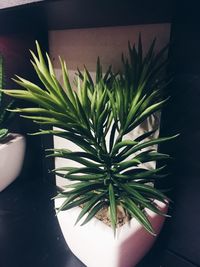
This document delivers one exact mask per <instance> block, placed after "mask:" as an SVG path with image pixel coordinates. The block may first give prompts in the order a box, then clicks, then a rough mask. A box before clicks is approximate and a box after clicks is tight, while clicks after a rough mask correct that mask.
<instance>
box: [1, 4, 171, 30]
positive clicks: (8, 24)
mask: <svg viewBox="0 0 200 267" xmlns="http://www.w3.org/2000/svg"><path fill="white" fill-rule="evenodd" d="M173 5H174V2H173V1H172V0H165V1H159V0H152V1H148V0H140V1H133V0H124V1H119V0H110V1H106V0H101V1H97V0H96V1H94V0H84V1H82V0H57V1H41V2H36V3H32V4H27V5H22V6H17V7H10V8H7V9H0V33H8V32H10V33H11V32H15V33H16V32H27V31H31V30H33V29H37V30H38V31H40V29H41V27H43V28H46V29H47V30H61V29H69V28H88V27H104V26H118V25H133V24H147V23H149V24H150V23H165V22H170V21H171V19H172V15H173Z"/></svg>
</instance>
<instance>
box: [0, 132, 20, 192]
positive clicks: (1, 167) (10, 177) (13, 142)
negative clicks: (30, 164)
mask: <svg viewBox="0 0 200 267" xmlns="http://www.w3.org/2000/svg"><path fill="white" fill-rule="evenodd" d="M24 154H25V138H24V137H23V136H22V135H19V134H10V138H9V139H8V142H6V143H2V144H1V143H0V191H2V190H4V189H5V188H6V187H7V186H8V185H9V184H11V183H12V182H13V181H14V180H15V179H16V178H17V176H18V175H19V173H20V171H21V168H22V164H23V160H24Z"/></svg>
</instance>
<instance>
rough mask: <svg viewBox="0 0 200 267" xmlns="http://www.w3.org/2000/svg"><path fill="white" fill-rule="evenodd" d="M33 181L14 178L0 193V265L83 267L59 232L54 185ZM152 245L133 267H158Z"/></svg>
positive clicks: (10, 266)
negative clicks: (146, 254) (147, 252)
mask: <svg viewBox="0 0 200 267" xmlns="http://www.w3.org/2000/svg"><path fill="white" fill-rule="evenodd" d="M36 180H37V181H38V182H35V181H31V180H29V179H27V180H20V179H17V180H16V181H15V182H14V183H13V184H11V185H10V186H9V187H8V188H6V189H5V190H4V191H3V192H1V193H0V255H1V257H0V266H1V267H13V266H16V267H84V266H85V265H84V264H82V263H81V262H80V261H79V260H78V259H77V258H76V257H75V256H74V255H73V254H72V253H71V251H70V250H69V248H68V246H67V244H66V242H65V240H64V237H63V235H62V232H61V230H60V227H59V223H58V220H57V217H56V216H55V210H54V203H53V201H52V200H51V198H52V197H53V196H55V194H56V189H55V186H54V185H52V184H50V183H44V182H43V181H42V179H36ZM77 242H79V241H78V240H77ZM156 246H158V243H157V245H156ZM156 246H155V247H154V249H153V250H152V251H151V253H150V254H149V255H148V256H147V257H146V258H145V259H144V260H143V261H142V262H141V263H140V264H139V265H138V266H137V267H159V266H160V265H159V263H160V261H161V258H159V254H158V253H157V249H156ZM97 260H98V259H97ZM122 267H123V266H122ZM167 267H169V266H167Z"/></svg>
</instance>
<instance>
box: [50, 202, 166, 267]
mask: <svg viewBox="0 0 200 267" xmlns="http://www.w3.org/2000/svg"><path fill="white" fill-rule="evenodd" d="M61 203H62V200H61V199H56V200H55V206H56V207H58V206H60V204H61ZM157 204H158V205H159V207H160V209H161V210H162V211H163V212H167V205H165V204H163V203H161V202H157ZM80 210H81V209H80V208H79V207H77V208H73V209H71V210H67V211H61V212H60V213H59V214H58V221H59V224H60V227H61V230H62V233H63V235H64V237H65V240H66V242H67V244H68V246H69V248H70V249H71V251H72V252H73V253H74V254H75V255H76V256H77V257H78V258H79V259H80V260H81V261H82V262H83V263H84V264H85V265H86V266H87V267H133V266H135V265H136V264H137V263H138V262H139V261H140V260H141V259H142V258H143V257H144V255H145V254H146V253H147V252H148V251H149V249H150V248H151V246H152V245H153V243H154V242H155V240H156V237H155V236H152V235H150V234H149V233H148V232H146V231H145V230H144V228H143V227H142V226H141V225H140V224H139V223H138V222H137V221H136V220H135V219H134V218H133V219H132V220H131V221H130V223H129V224H128V223H126V224H125V225H123V226H122V227H120V228H119V229H118V230H117V235H116V237H115V238H114V235H113V230H112V229H111V228H110V227H109V226H107V225H106V224H104V223H103V222H101V221H100V220H98V219H96V218H93V219H92V220H91V221H90V222H89V223H87V224H85V225H84V226H80V224H81V222H80V224H77V225H76V226H75V225H74V224H75V221H76V219H77V217H78V214H79V213H80ZM146 212H147V214H148V217H149V220H150V221H151V223H152V225H153V227H154V229H155V231H156V233H157V234H159V232H160V230H161V228H162V225H163V222H164V220H165V218H164V217H162V216H160V215H157V214H155V213H154V212H152V211H150V210H148V209H147V210H146ZM83 219H84V218H83Z"/></svg>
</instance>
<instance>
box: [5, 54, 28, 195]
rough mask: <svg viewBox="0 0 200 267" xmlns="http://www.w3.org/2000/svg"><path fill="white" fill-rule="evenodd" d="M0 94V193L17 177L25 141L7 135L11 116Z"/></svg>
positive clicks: (21, 138) (8, 106) (16, 136)
mask: <svg viewBox="0 0 200 267" xmlns="http://www.w3.org/2000/svg"><path fill="white" fill-rule="evenodd" d="M3 87H4V64H3V57H2V56H0V88H3ZM12 103H13V102H12V101H11V102H10V103H9V104H5V103H4V101H3V95H2V93H1V92H0V191H2V190H3V189H5V188H6V187H7V186H8V185H9V184H10V183H11V182H13V181H14V180H15V178H16V177H17V176H18V175H19V173H20V171H21V167H22V163H23V159H24V153H25V139H24V137H23V136H22V135H19V134H14V133H9V130H8V128H7V127H8V125H9V122H10V120H11V117H12V114H11V113H10V112H8V111H7V109H9V108H11V107H12Z"/></svg>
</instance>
